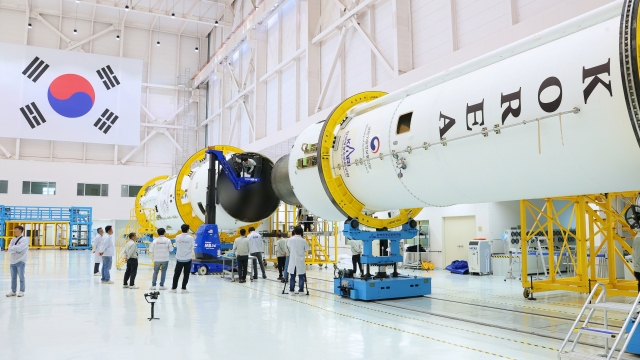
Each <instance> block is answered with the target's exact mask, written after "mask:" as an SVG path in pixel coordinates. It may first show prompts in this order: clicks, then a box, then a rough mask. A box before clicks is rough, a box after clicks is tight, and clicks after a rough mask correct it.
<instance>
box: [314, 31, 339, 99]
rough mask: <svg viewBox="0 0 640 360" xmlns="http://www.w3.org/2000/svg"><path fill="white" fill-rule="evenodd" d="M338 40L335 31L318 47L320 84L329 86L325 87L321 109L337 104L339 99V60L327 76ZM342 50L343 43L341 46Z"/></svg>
mask: <svg viewBox="0 0 640 360" xmlns="http://www.w3.org/2000/svg"><path fill="white" fill-rule="evenodd" d="M339 40H340V34H339V33H337V32H335V33H333V35H331V36H330V37H328V38H327V39H326V40H325V41H323V42H322V45H321V47H320V79H321V86H322V88H324V87H325V86H326V84H327V82H328V83H329V87H328V88H327V91H326V93H325V94H326V95H325V98H324V102H323V104H322V106H321V107H320V108H321V109H326V108H329V107H333V106H335V105H337V104H338V103H339V102H340V101H341V100H342V99H341V89H340V82H341V78H340V73H341V70H340V67H341V66H342V65H341V64H340V61H339V60H338V63H337V64H336V69H335V71H334V73H333V76H332V77H331V78H329V73H330V70H331V64H332V62H333V59H334V57H335V55H336V49H337V48H338V44H339ZM342 49H343V50H344V45H343V48H342Z"/></svg>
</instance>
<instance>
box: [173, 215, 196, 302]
mask: <svg viewBox="0 0 640 360" xmlns="http://www.w3.org/2000/svg"><path fill="white" fill-rule="evenodd" d="M180 230H182V234H180V235H178V236H176V268H175V269H174V270H173V284H172V285H171V290H170V292H178V290H176V289H177V288H178V280H180V273H181V272H182V273H183V275H182V293H183V294H186V293H188V291H187V284H188V283H189V274H191V258H192V253H193V248H194V247H195V244H196V242H195V240H194V239H193V236H191V235H189V225H187V224H182V226H180Z"/></svg>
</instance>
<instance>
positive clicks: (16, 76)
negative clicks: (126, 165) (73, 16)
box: [0, 43, 142, 146]
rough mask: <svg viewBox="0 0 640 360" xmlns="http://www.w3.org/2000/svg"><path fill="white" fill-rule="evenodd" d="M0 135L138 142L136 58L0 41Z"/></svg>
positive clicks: (139, 69)
mask: <svg viewBox="0 0 640 360" xmlns="http://www.w3.org/2000/svg"><path fill="white" fill-rule="evenodd" d="M0 54H2V56H0V111H1V114H2V116H0V134H1V135H2V136H3V137H10V138H23V139H40V140H59V141H74V142H87V143H100V144H117V145H132V146H137V145H139V144H140V91H141V90H140V89H141V86H142V84H141V82H142V60H137V59H126V58H120V57H113V56H105V55H95V54H85V53H80V52H76V51H62V50H54V49H47V48H41V47H35V46H24V45H15V44H7V43H0Z"/></svg>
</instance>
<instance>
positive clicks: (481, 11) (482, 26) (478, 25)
mask: <svg viewBox="0 0 640 360" xmlns="http://www.w3.org/2000/svg"><path fill="white" fill-rule="evenodd" d="M508 9H509V8H508V3H507V1H505V0H476V1H471V0H456V14H455V21H456V28H457V32H458V48H459V49H461V48H463V47H466V46H469V45H472V44H474V43H476V42H478V41H480V40H482V39H484V38H486V37H488V36H490V35H492V34H494V33H496V32H498V31H500V30H502V29H505V28H507V27H509V26H510V25H511V20H510V14H509V12H508Z"/></svg>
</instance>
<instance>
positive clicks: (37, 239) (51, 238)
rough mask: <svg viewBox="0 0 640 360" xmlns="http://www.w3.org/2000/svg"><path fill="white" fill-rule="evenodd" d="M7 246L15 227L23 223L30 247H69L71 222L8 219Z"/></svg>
mask: <svg viewBox="0 0 640 360" xmlns="http://www.w3.org/2000/svg"><path fill="white" fill-rule="evenodd" d="M5 225H6V233H7V236H5V237H4V239H5V247H7V246H9V241H11V239H13V229H14V228H15V227H16V226H18V225H22V226H23V227H24V236H25V237H28V238H29V248H30V249H68V248H69V222H56V221H30V220H26V221H25V220H22V221H7V222H6V223H5Z"/></svg>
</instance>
